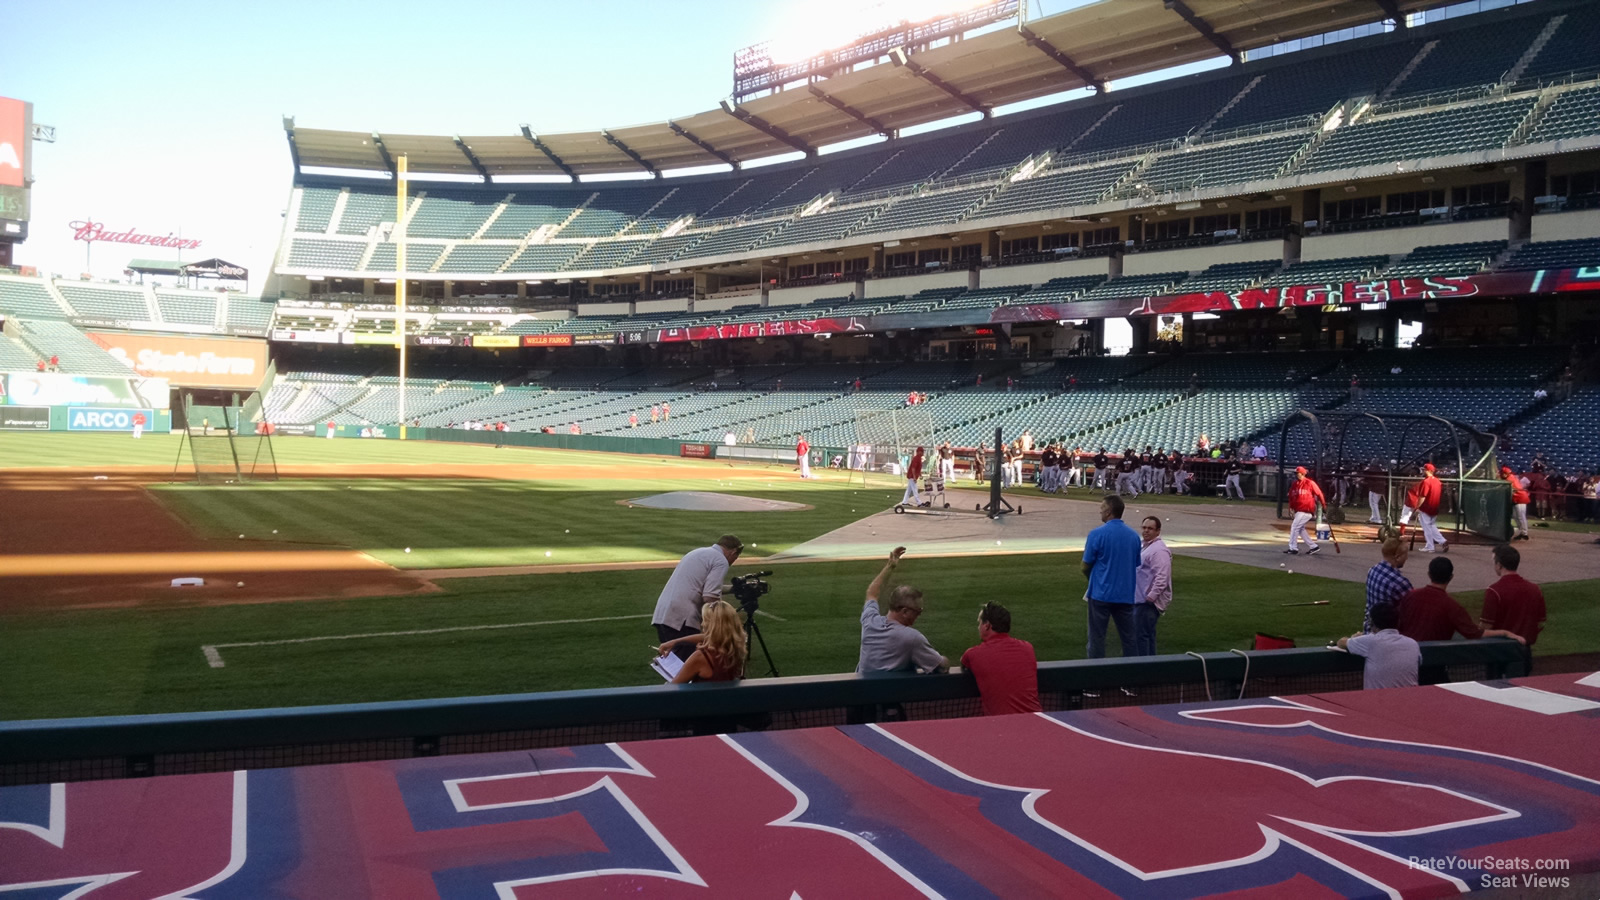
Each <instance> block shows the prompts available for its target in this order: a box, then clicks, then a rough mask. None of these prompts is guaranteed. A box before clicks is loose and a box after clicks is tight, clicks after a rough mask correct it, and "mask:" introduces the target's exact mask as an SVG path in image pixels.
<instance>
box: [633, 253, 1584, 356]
mask: <svg viewBox="0 0 1600 900" xmlns="http://www.w3.org/2000/svg"><path fill="white" fill-rule="evenodd" d="M1580 291H1600V267H1593V268H1586V269H1541V270H1538V271H1533V272H1490V273H1488V274H1484V275H1449V276H1432V277H1427V278H1380V279H1377V280H1374V281H1359V282H1344V283H1338V284H1297V285H1291V286H1288V287H1258V288H1247V289H1241V290H1234V291H1204V292H1200V293H1192V294H1166V295H1161V296H1152V297H1121V298H1117V299H1112V300H1092V301H1085V302H1076V303H1074V302H1063V303H1043V304H1029V303H1027V302H1026V301H1027V298H1026V296H1024V297H1023V298H1022V302H1019V303H1016V304H1012V305H1009V306H1000V307H996V308H994V309H990V310H970V309H964V310H950V311H940V310H933V311H931V312H918V313H912V314H902V315H896V314H894V313H893V312H888V313H884V314H882V315H876V316H839V317H828V316H822V317H818V318H809V319H792V318H777V317H780V316H785V315H789V316H793V315H804V307H800V308H797V309H787V310H786V309H783V308H778V309H775V310H773V316H774V319H773V320H772V321H765V322H741V323H737V324H732V325H691V326H686V327H681V328H647V329H636V330H634V331H628V332H623V333H622V334H620V335H619V336H618V339H619V341H622V342H626V343H641V342H645V341H649V342H657V343H672V342H677V341H708V340H721V339H730V338H752V337H777V336H785V335H808V334H846V333H849V332H871V331H887V330H890V329H898V328H934V327H945V326H952V325H984V324H997V323H1003V322H1054V321H1060V320H1065V319H1105V318H1123V317H1126V316H1154V315H1176V314H1181V313H1193V312H1209V313H1220V312H1229V311H1235V310H1245V309H1284V308H1288V307H1296V306H1311V307H1339V306H1359V305H1362V304H1368V303H1400V302H1406V301H1423V300H1435V301H1440V300H1466V299H1469V298H1472V297H1519V296H1528V295H1534V294H1563V293H1574V292H1580Z"/></svg>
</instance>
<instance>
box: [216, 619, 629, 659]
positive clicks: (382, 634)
mask: <svg viewBox="0 0 1600 900" xmlns="http://www.w3.org/2000/svg"><path fill="white" fill-rule="evenodd" d="M650 616H651V614H650V613H639V614H637V615H627V616H596V617H594V618H590V619H546V620H545V621H543V622H506V623H501V624H495V625H454V626H451V627H449V628H414V629H411V630H408V631H371V632H366V633H364V634H325V635H318V636H317V637H303V638H283V639H282V640H276V641H238V642H235V643H231V644H203V645H201V647H200V652H201V653H203V654H205V657H206V664H207V665H209V666H211V668H213V669H221V668H224V667H226V666H227V663H226V662H224V661H223V659H222V650H223V649H224V648H233V647H272V646H276V645H280V644H311V643H315V642H318V641H356V640H362V639H365V638H386V637H409V636H412V635H419V634H445V633H448V632H452V631H494V630H497V629H502V628H534V627H537V626H540V625H582V624H585V623H589V622H620V621H623V620H625V619H648V618H650Z"/></svg>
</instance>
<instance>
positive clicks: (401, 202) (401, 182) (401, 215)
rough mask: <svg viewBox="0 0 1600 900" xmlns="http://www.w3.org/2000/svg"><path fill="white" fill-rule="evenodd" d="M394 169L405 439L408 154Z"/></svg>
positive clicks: (403, 433) (397, 328)
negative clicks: (395, 169) (396, 168)
mask: <svg viewBox="0 0 1600 900" xmlns="http://www.w3.org/2000/svg"><path fill="white" fill-rule="evenodd" d="M396 163H397V164H398V165H399V168H398V170H397V172H396V173H395V213H394V268H395V273H396V277H395V280H394V306H395V312H396V313H397V315H396V316H395V317H394V342H395V346H397V347H399V348H400V440H402V441H403V440H405V439H406V158H405V156H403V155H402V156H401V157H400V158H399V159H398V160H396Z"/></svg>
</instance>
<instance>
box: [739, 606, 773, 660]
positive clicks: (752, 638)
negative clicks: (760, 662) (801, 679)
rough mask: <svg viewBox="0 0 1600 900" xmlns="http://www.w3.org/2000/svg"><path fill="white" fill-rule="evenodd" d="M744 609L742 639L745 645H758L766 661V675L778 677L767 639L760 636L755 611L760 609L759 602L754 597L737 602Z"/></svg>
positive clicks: (759, 627)
mask: <svg viewBox="0 0 1600 900" xmlns="http://www.w3.org/2000/svg"><path fill="white" fill-rule="evenodd" d="M739 608H740V609H742V610H744V641H745V646H746V647H749V646H751V645H760V647H761V655H762V656H763V657H764V658H765V659H766V661H767V677H768V678H778V677H780V676H779V675H778V664H777V663H775V662H773V661H772V653H771V652H770V651H769V650H767V639H766V638H764V637H762V636H761V626H760V625H759V624H758V623H757V622H756V612H757V611H759V610H760V609H761V604H760V603H758V602H757V601H756V600H754V599H750V600H745V601H743V602H742V603H740V604H739Z"/></svg>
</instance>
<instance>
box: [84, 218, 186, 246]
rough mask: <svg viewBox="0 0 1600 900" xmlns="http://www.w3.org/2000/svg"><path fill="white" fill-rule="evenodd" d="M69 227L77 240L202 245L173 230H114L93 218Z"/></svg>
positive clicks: (154, 244) (157, 244)
mask: <svg viewBox="0 0 1600 900" xmlns="http://www.w3.org/2000/svg"><path fill="white" fill-rule="evenodd" d="M67 227H68V228H71V229H72V239H73V240H75V241H110V242H112V243H116V244H144V245H146V246H150V247H171V248H172V249H174V250H193V249H194V248H196V247H198V246H200V241H199V240H198V239H195V238H181V237H178V236H176V235H174V234H172V233H171V232H168V233H167V234H165V235H159V234H140V233H139V232H137V231H134V230H133V229H132V228H129V229H128V230H126V231H113V230H111V229H109V228H107V227H106V226H104V225H102V224H100V223H99V222H96V221H94V220H92V219H83V220H79V221H77V222H69V223H68V225H67Z"/></svg>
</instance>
